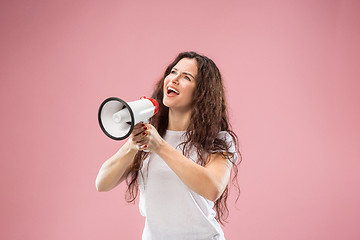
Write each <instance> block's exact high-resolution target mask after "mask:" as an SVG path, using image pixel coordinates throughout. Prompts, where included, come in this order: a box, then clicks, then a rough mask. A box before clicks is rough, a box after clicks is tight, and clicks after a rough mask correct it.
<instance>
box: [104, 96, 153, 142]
mask: <svg viewBox="0 0 360 240" xmlns="http://www.w3.org/2000/svg"><path fill="white" fill-rule="evenodd" d="M158 110H159V103H158V102H157V101H156V100H155V99H152V98H147V97H141V98H140V100H137V101H133V102H125V101H124V100H122V99H120V98H117V97H110V98H107V99H105V100H104V101H103V102H102V103H101V105H100V108H99V112H98V120H99V124H100V127H101V129H102V131H103V132H104V133H105V134H106V136H108V137H109V138H111V139H114V140H123V139H125V138H127V137H128V136H130V134H131V133H132V131H133V130H134V126H135V125H136V124H138V123H139V122H145V121H147V120H148V119H149V118H151V117H152V116H154V115H155V114H156V113H157V111H158Z"/></svg>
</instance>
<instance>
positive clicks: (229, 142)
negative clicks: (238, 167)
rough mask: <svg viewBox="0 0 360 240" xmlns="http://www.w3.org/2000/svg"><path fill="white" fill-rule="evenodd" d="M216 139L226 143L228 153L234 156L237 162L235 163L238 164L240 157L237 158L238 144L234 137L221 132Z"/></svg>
mask: <svg viewBox="0 0 360 240" xmlns="http://www.w3.org/2000/svg"><path fill="white" fill-rule="evenodd" d="M216 138H217V139H221V140H223V141H225V143H226V144H227V146H228V152H229V153H231V154H234V155H233V156H234V160H235V161H234V162H237V160H238V156H237V150H236V143H235V140H234V138H233V136H232V135H231V134H230V133H229V132H227V131H221V132H219V133H218V135H217V137H216Z"/></svg>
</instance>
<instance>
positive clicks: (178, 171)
mask: <svg viewBox="0 0 360 240" xmlns="http://www.w3.org/2000/svg"><path fill="white" fill-rule="evenodd" d="M152 97H153V98H154V99H156V100H157V101H158V102H159V105H160V106H159V112H158V113H157V114H156V115H155V116H154V117H152V119H150V124H143V123H140V124H137V125H136V126H135V128H134V131H133V133H132V135H131V137H130V138H129V140H128V141H127V142H126V143H125V144H124V145H123V146H122V147H121V148H120V150H119V151H118V152H117V153H116V154H115V155H114V156H112V157H111V158H110V159H108V160H107V161H106V162H105V163H104V164H103V165H102V167H101V169H100V171H99V174H98V176H97V179H96V187H97V189H98V191H109V190H111V189H112V188H114V187H116V186H117V185H118V184H119V183H121V182H122V181H123V180H125V179H126V182H127V184H128V192H127V193H128V201H129V202H132V201H134V200H135V198H136V197H137V194H138V190H139V189H140V203H139V208H140V212H141V214H142V215H143V216H145V217H146V222H145V228H144V231H143V237H142V239H179V240H180V239H181V240H183V239H225V238H224V233H223V231H222V229H221V226H220V224H219V223H222V221H223V220H224V219H225V218H226V215H227V213H228V209H227V205H226V200H227V196H228V182H229V179H230V175H231V170H232V169H234V180H236V175H237V167H236V162H237V160H238V155H237V152H238V151H237V147H236V146H237V144H236V143H237V137H236V135H235V133H233V132H232V131H231V129H230V125H229V122H228V117H227V111H226V104H225V97H224V89H223V85H222V78H221V75H220V72H219V70H218V68H217V67H216V65H215V63H214V62H213V61H212V60H210V59H209V58H207V57H205V56H201V55H199V54H197V53H195V52H184V53H180V54H179V55H178V57H177V58H176V59H175V60H174V61H173V62H172V63H171V64H170V65H169V66H168V67H167V69H166V71H165V74H164V76H163V78H162V79H161V80H160V81H159V82H158V84H157V87H156V89H155V91H154V93H153V96H152ZM142 150H146V151H142ZM240 156H241V155H240ZM214 209H215V210H214Z"/></svg>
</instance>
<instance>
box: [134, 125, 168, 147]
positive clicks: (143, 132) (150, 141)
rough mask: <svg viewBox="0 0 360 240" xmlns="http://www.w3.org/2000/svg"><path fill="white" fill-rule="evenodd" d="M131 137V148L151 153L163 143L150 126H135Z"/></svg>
mask: <svg viewBox="0 0 360 240" xmlns="http://www.w3.org/2000/svg"><path fill="white" fill-rule="evenodd" d="M131 137H132V145H133V147H135V148H136V149H138V150H146V151H149V152H153V153H156V152H157V151H158V150H159V149H160V147H161V146H162V145H163V144H164V142H165V141H164V139H163V138H162V137H161V136H160V135H159V133H158V132H157V130H156V129H155V127H154V126H153V125H151V124H144V123H138V124H136V125H135V127H134V130H133V132H132V134H131Z"/></svg>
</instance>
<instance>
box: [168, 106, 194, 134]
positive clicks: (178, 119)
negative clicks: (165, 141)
mask: <svg viewBox="0 0 360 240" xmlns="http://www.w3.org/2000/svg"><path fill="white" fill-rule="evenodd" d="M190 116H191V110H188V111H185V112H183V111H176V110H174V109H171V108H170V109H169V124H168V130H172V131H185V130H186V129H187V128H188V126H189V123H190Z"/></svg>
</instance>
